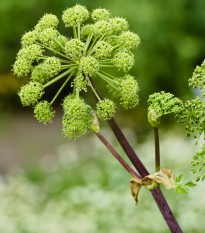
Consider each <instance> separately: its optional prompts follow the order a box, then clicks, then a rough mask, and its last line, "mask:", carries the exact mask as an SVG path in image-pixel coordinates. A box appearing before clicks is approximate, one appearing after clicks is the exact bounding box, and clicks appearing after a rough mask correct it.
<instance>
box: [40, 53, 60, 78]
mask: <svg viewBox="0 0 205 233" xmlns="http://www.w3.org/2000/svg"><path fill="white" fill-rule="evenodd" d="M42 68H43V70H44V72H45V73H46V74H47V78H48V79H49V78H52V77H53V76H55V75H56V74H58V73H59V72H60V71H61V62H60V59H59V58H57V57H49V58H47V59H46V60H45V61H44V62H43V63H42Z"/></svg>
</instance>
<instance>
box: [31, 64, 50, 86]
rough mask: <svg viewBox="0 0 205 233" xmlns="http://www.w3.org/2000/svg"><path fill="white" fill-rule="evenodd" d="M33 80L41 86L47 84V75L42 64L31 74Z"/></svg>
mask: <svg viewBox="0 0 205 233" xmlns="http://www.w3.org/2000/svg"><path fill="white" fill-rule="evenodd" d="M31 80H32V81H35V82H39V83H41V84H44V83H46V81H47V74H46V72H44V70H43V67H42V63H41V64H39V65H38V66H36V67H35V68H34V69H33V71H32V73H31Z"/></svg>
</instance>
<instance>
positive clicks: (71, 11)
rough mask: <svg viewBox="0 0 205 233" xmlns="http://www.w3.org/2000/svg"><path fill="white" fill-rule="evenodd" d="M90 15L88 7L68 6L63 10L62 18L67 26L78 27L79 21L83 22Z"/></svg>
mask: <svg viewBox="0 0 205 233" xmlns="http://www.w3.org/2000/svg"><path fill="white" fill-rule="evenodd" d="M88 17H89V12H88V10H87V9H86V7H84V6H81V5H76V6H74V7H72V8H68V9H67V10H65V11H64V12H63V15H62V19H63V22H64V23H65V26H66V27H77V26H78V23H80V24H81V23H83V22H84V21H86V20H87V19H88Z"/></svg>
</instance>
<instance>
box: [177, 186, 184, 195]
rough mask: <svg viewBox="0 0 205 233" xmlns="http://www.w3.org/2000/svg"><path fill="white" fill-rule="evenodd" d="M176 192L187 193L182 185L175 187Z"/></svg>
mask: <svg viewBox="0 0 205 233" xmlns="http://www.w3.org/2000/svg"><path fill="white" fill-rule="evenodd" d="M176 193H177V194H184V193H187V191H186V189H185V188H182V187H179V186H178V187H177V188H176Z"/></svg>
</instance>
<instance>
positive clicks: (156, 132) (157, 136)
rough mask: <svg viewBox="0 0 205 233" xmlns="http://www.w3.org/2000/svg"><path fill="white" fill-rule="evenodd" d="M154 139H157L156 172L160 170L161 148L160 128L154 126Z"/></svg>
mask: <svg viewBox="0 0 205 233" xmlns="http://www.w3.org/2000/svg"><path fill="white" fill-rule="evenodd" d="M154 141H155V172H158V171H159V170H160V149H159V130H158V128H154Z"/></svg>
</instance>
